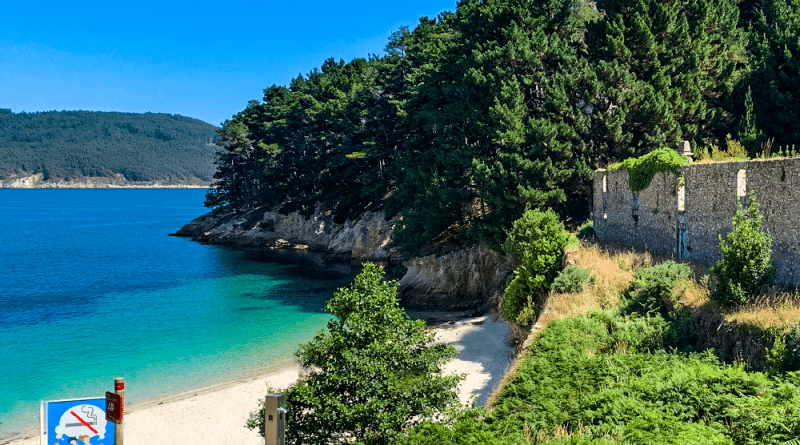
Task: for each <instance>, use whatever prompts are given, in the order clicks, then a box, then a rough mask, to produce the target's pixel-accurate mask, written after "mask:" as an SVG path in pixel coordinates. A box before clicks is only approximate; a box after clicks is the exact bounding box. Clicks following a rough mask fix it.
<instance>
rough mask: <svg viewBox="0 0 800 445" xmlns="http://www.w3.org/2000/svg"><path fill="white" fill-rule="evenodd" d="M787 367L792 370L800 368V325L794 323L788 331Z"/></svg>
mask: <svg viewBox="0 0 800 445" xmlns="http://www.w3.org/2000/svg"><path fill="white" fill-rule="evenodd" d="M786 360H787V363H786V367H787V368H788V369H790V370H792V371H797V370H798V369H800V326H798V325H792V327H791V328H789V332H787V333H786Z"/></svg>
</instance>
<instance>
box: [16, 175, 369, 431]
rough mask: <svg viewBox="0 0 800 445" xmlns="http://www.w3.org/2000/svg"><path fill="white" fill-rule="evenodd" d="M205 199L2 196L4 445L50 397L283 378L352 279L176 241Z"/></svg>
mask: <svg viewBox="0 0 800 445" xmlns="http://www.w3.org/2000/svg"><path fill="white" fill-rule="evenodd" d="M204 193H205V192H204V190H180V189H179V190H172V189H170V190H152V189H145V190H8V189H0V443H1V442H3V441H4V440H8V439H9V438H11V437H17V436H18V435H20V434H21V433H23V432H30V429H31V428H32V427H35V426H36V425H38V422H39V403H40V401H41V400H57V399H64V398H79V397H102V396H103V395H104V394H105V391H107V390H112V386H113V379H114V377H124V378H125V381H126V391H125V395H126V402H127V403H128V404H136V403H137V402H142V401H146V400H150V399H153V398H156V397H159V396H161V395H166V394H173V393H180V392H184V391H188V390H191V389H194V388H199V387H204V386H209V385H212V384H216V383H220V382H223V381H228V380H233V379H235V378H237V377H243V376H247V375H252V374H256V373H258V372H262V371H265V370H268V369H270V368H275V367H278V366H280V365H281V364H282V363H285V362H286V361H287V360H288V359H290V358H291V357H292V354H293V352H294V350H295V349H296V348H297V345H299V344H300V343H303V342H305V341H308V340H309V339H311V337H312V336H313V334H314V332H316V331H317V330H319V329H321V328H322V327H323V326H324V325H325V323H326V322H327V320H328V319H329V316H328V315H326V314H325V313H323V311H322V308H323V307H324V305H325V302H326V300H327V299H328V298H329V297H330V296H331V294H332V292H333V290H334V289H335V288H337V287H340V286H344V285H347V284H348V283H349V282H350V280H351V279H352V277H353V276H354V274H355V271H353V270H352V269H351V268H350V267H349V266H346V265H336V264H328V263H326V262H324V261H323V260H322V259H321V258H320V257H318V256H315V255H314V254H311V253H300V252H297V253H296V252H286V251H267V252H262V251H254V250H236V249H231V248H227V247H221V246H204V245H200V244H198V243H195V242H192V241H190V240H188V239H185V238H177V237H170V236H167V235H168V234H169V233H172V232H174V231H176V230H177V229H179V228H180V227H181V226H182V225H183V224H185V223H187V222H189V221H190V220H191V219H193V218H195V217H197V216H199V215H201V214H203V213H205V211H206V210H205V209H204V208H203V205H202V203H203V199H204Z"/></svg>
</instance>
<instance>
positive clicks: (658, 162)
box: [616, 148, 689, 193]
mask: <svg viewBox="0 0 800 445" xmlns="http://www.w3.org/2000/svg"><path fill="white" fill-rule="evenodd" d="M688 163H689V161H688V160H687V159H686V158H685V157H683V156H681V155H679V154H678V152H677V151H675V150H672V149H670V148H659V149H656V150H653V151H651V152H650V153H647V154H646V155H644V156H640V157H638V158H628V159H626V160H624V161H622V163H621V164H619V165H618V166H617V167H616V168H620V169H624V170H628V187H629V188H630V189H631V191H632V192H633V193H637V192H640V191H642V190H644V189H646V188H647V187H649V186H650V182H651V181H652V180H653V177H654V176H655V175H656V173H666V172H669V173H672V174H674V175H675V177H676V178H677V179H678V181H679V182H680V181H682V180H683V174H682V173H681V172H680V168H681V167H682V166H684V165H687V164H688Z"/></svg>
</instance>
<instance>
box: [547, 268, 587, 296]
mask: <svg viewBox="0 0 800 445" xmlns="http://www.w3.org/2000/svg"><path fill="white" fill-rule="evenodd" d="M596 280H597V279H596V278H595V277H594V275H592V274H590V273H589V269H583V268H580V267H578V266H567V267H565V268H564V270H562V271H561V273H559V274H558V276H557V277H556V279H555V280H553V285H552V286H550V290H553V291H556V292H572V293H576V292H580V291H582V290H583V288H584V287H585V286H586V283H592V284H593V283H594V282H595V281H596Z"/></svg>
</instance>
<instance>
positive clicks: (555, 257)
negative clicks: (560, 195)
mask: <svg viewBox="0 0 800 445" xmlns="http://www.w3.org/2000/svg"><path fill="white" fill-rule="evenodd" d="M568 240H569V233H567V232H566V231H565V230H564V225H563V224H562V223H561V221H559V219H558V215H556V213H555V212H553V211H552V210H551V209H548V210H547V211H544V212H543V211H541V210H527V211H526V212H525V213H524V214H523V215H522V217H521V218H520V219H518V220H516V221H514V225H513V227H512V229H511V232H510V233H509V234H508V237H507V238H506V242H505V243H503V251H505V252H506V254H508V255H509V256H510V257H511V259H512V261H514V263H515V264H517V265H518V267H517V269H516V270H514V272H513V273H512V274H511V276H510V277H509V280H508V283H507V286H506V291H505V296H504V297H503V304H504V306H503V316H504V317H505V318H506V319H508V320H515V321H517V322H518V323H520V324H521V325H522V326H524V327H527V326H528V325H529V324H530V322H531V321H532V320H531V319H530V318H532V316H531V315H530V311H528V315H527V316H526V317H525V318H528V320H517V318H518V316H519V314H520V313H521V312H523V309H525V308H528V309H529V310H530V309H531V305H532V304H533V296H534V295H536V294H538V293H539V292H541V291H542V290H543V289H547V288H548V287H549V286H550V284H551V283H552V282H553V279H554V278H555V277H556V274H558V271H559V269H560V267H561V256H562V255H563V253H564V246H566V245H567V241H568Z"/></svg>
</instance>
